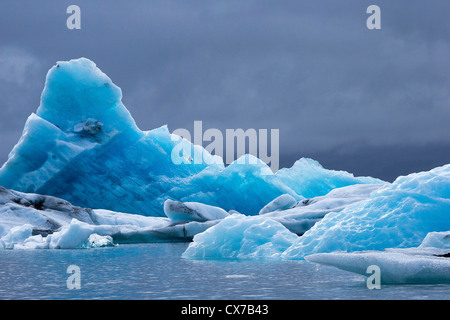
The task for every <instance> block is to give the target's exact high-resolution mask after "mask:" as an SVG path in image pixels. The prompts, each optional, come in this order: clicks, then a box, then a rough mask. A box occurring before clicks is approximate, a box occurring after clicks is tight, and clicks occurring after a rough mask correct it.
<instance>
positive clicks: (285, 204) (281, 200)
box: [259, 194, 297, 214]
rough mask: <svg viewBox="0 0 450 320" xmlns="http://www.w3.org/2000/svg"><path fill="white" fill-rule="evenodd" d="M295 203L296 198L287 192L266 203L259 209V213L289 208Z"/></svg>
mask: <svg viewBox="0 0 450 320" xmlns="http://www.w3.org/2000/svg"><path fill="white" fill-rule="evenodd" d="M296 205H297V200H296V199H295V198H294V197H293V196H291V195H289V194H282V195H281V196H279V197H277V198H275V199H274V200H272V201H271V202H269V203H268V204H266V205H265V206H264V208H262V209H261V210H260V211H259V214H264V213H268V212H272V211H279V210H286V209H291V208H293V207H295V206H296Z"/></svg>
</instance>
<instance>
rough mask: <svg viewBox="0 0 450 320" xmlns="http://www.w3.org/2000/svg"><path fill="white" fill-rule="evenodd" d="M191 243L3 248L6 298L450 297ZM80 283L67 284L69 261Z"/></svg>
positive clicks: (441, 289)
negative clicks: (225, 255)
mask: <svg viewBox="0 0 450 320" xmlns="http://www.w3.org/2000/svg"><path fill="white" fill-rule="evenodd" d="M187 245H188V244H187V243H158V244H140V245H121V246H118V247H115V248H102V249H87V250H30V251H20V250H14V251H13V250H0V299H139V300H142V299H215V300H216V299H217V300H219V299H244V300H246V299H249V300H250V299H446V300H448V299H450V285H382V287H381V289H380V290H369V289H367V287H366V282H365V281H366V278H365V277H364V276H360V275H355V274H353V273H349V272H346V271H341V270H339V269H336V268H332V267H317V266H316V265H314V264H311V263H308V262H305V261H192V260H186V259H182V258H181V254H182V253H183V252H184V250H185V249H186V247H187ZM73 264H74V265H77V266H79V267H80V270H81V289H80V290H69V289H67V284H66V280H67V278H68V277H69V276H70V274H68V273H67V267H68V266H69V265H73Z"/></svg>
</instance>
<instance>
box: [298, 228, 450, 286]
mask: <svg viewBox="0 0 450 320" xmlns="http://www.w3.org/2000/svg"><path fill="white" fill-rule="evenodd" d="M448 235H449V232H445V233H433V234H430V235H429V236H427V238H428V239H427V238H425V240H424V242H423V243H422V244H421V245H420V246H419V247H418V248H406V249H386V250H384V251H359V252H331V253H316V254H312V255H309V256H306V257H305V259H306V260H307V261H309V262H313V263H319V264H323V265H328V266H334V267H337V268H339V269H342V270H346V271H350V272H354V273H358V274H361V275H368V273H367V269H368V267H369V266H372V265H375V266H377V267H378V268H379V271H380V279H381V284H407V283H450V248H449V247H447V246H448V240H446V239H445V238H446V237H448ZM431 239H433V240H432V242H433V243H437V244H438V245H439V246H441V244H442V243H444V242H447V243H446V245H445V246H444V247H447V248H446V249H444V248H434V247H430V240H431ZM439 239H440V240H439ZM437 240H438V241H437Z"/></svg>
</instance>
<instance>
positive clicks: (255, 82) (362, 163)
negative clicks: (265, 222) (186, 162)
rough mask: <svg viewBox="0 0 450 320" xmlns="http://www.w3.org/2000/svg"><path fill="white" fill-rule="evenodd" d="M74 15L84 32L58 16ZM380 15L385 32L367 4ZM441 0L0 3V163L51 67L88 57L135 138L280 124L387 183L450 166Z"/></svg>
mask: <svg viewBox="0 0 450 320" xmlns="http://www.w3.org/2000/svg"><path fill="white" fill-rule="evenodd" d="M71 4H76V5H78V6H79V7H80V8H81V30H68V29H67V28H66V19H67V18H68V16H69V15H68V14H67V13H66V9H67V7H68V6H69V5H71ZM371 4H376V5H378V6H379V7H380V8H381V30H369V29H368V28H367V27H366V20H367V18H368V17H369V14H367V13H366V9H367V7H368V6H369V5H371ZM449 13H450V1H446V0H439V1H437V0H431V1H423V0H395V1H393V0H389V1H379V0H371V1H365V0H358V1H357V0H346V1H337V0H334V1H331V0H329V1H328V0H320V1H312V0H310V1H300V0H292V1H288V0H272V1H264V0H227V1H223V0H214V1H207V0H177V1H175V0H160V1H154V0H132V1H125V0H117V1H110V0H71V1H64V0H59V1H55V0H51V1H49V0H40V1H31V0H20V1H17V0H1V2H0V110H1V113H0V162H1V163H3V162H4V161H6V159H7V156H8V153H9V151H10V150H11V149H12V147H13V146H14V145H15V143H16V142H17V141H18V139H19V137H20V135H21V133H22V129H23V125H24V123H25V121H26V118H27V117H28V116H29V115H30V114H31V113H32V112H34V111H35V110H36V109H37V107H38V106H39V101H40V94H41V91H42V89H43V86H44V80H45V75H46V73H47V71H48V69H49V68H51V67H52V66H53V65H54V64H55V62H56V61H60V60H70V59H73V58H79V57H87V58H89V59H91V60H93V61H94V62H95V63H96V64H97V66H98V67H99V68H100V69H102V71H103V72H105V73H106V74H107V75H108V76H109V77H110V78H111V79H112V80H113V82H114V83H116V84H117V85H118V86H119V87H121V88H122V91H123V102H124V104H125V106H126V107H127V108H128V109H129V110H130V112H131V113H132V115H133V117H134V118H135V120H136V122H137V124H138V126H139V127H140V128H141V129H142V130H150V129H152V128H155V127H159V126H161V125H164V124H167V125H168V126H169V130H171V131H173V130H175V129H177V128H187V129H189V130H191V129H192V128H193V122H194V121H195V120H202V121H203V128H204V130H205V129H208V128H218V129H220V130H225V129H226V128H230V129H237V128H243V129H248V128H255V129H279V130H280V165H281V167H289V166H291V165H292V164H293V162H295V160H297V159H299V158H301V157H311V158H314V159H316V160H318V161H319V162H320V163H322V165H324V166H325V167H327V168H330V169H336V170H346V171H349V172H352V173H354V174H355V175H371V176H375V177H378V178H382V179H385V180H390V181H392V180H393V179H395V177H397V176H398V175H404V174H408V173H411V172H416V171H422V170H429V169H431V168H433V167H435V166H439V165H443V164H446V163H450V161H449V159H450V95H449V88H450V59H449V55H450V19H448V15H449Z"/></svg>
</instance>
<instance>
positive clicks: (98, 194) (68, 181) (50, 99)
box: [0, 58, 380, 216]
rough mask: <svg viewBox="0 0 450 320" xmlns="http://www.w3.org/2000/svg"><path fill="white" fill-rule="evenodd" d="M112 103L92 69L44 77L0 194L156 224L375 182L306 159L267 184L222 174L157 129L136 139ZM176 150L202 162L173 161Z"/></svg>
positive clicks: (260, 175) (112, 90)
mask: <svg viewBox="0 0 450 320" xmlns="http://www.w3.org/2000/svg"><path fill="white" fill-rule="evenodd" d="M121 99H122V92H121V89H120V88H119V87H117V86H116V85H115V84H114V83H113V82H112V81H111V79H110V78H109V77H108V76H106V75H105V74H104V73H103V72H102V71H100V70H99V69H98V68H97V67H96V65H95V64H94V63H93V62H92V61H90V60H88V59H85V58H81V59H77V60H71V61H68V62H58V63H57V64H56V65H55V66H54V67H53V68H51V69H50V71H49V72H48V74H47V78H46V83H45V88H44V91H43V93H42V97H41V104H40V106H39V108H38V110H37V112H36V114H32V115H31V116H30V117H29V118H28V120H27V122H26V124H25V128H24V131H23V135H22V137H21V139H20V141H19V142H18V143H17V145H16V146H15V147H14V149H13V150H12V152H11V153H10V155H9V158H8V161H7V162H6V163H5V164H4V165H3V167H2V168H1V169H0V185H2V186H4V187H6V188H9V189H14V190H17V191H22V192H31V193H37V194H45V195H52V196H56V197H59V198H63V199H65V200H67V201H70V202H71V203H72V204H74V205H77V206H81V207H89V208H94V209H109V210H114V211H119V212H127V213H135V214H141V215H146V216H164V212H163V204H164V201H165V200H167V199H171V200H174V201H182V202H200V203H204V204H206V205H213V206H217V207H220V208H222V209H224V210H226V211H228V210H232V209H233V210H237V211H238V212H241V213H244V214H247V215H255V214H258V213H259V211H260V210H261V208H262V207H263V206H264V205H266V204H267V203H268V202H270V201H272V200H273V199H275V198H277V197H278V196H280V195H283V194H288V195H290V196H292V197H293V198H294V199H296V200H300V199H303V197H313V196H319V195H324V194H326V193H328V192H329V191H330V190H331V189H333V188H336V187H340V186H345V185H351V184H358V183H375V182H380V181H379V180H377V179H373V178H355V177H353V175H351V174H349V173H346V172H336V171H331V170H326V169H324V168H323V167H322V166H320V165H319V164H318V163H317V162H315V161H312V160H308V159H302V160H300V161H299V162H297V163H296V164H295V165H294V166H293V168H290V169H284V170H280V171H279V172H277V173H276V174H273V173H272V172H271V171H270V169H269V167H268V166H267V165H266V164H265V163H263V162H262V161H261V160H259V159H253V158H252V157H251V156H248V155H246V156H244V157H243V158H241V159H238V160H237V161H235V163H233V164H231V165H229V166H227V167H226V168H225V166H224V165H223V161H222V159H220V158H219V157H216V156H211V155H210V154H209V153H208V152H206V150H204V149H203V148H202V147H201V146H194V145H192V144H191V143H190V142H188V141H186V140H182V139H181V138H180V137H179V136H175V135H173V134H171V133H170V132H169V130H168V128H167V126H161V127H160V128H157V129H154V130H151V131H142V130H140V129H139V128H138V127H137V126H136V124H135V122H134V120H133V118H132V116H131V115H130V113H129V112H128V110H127V109H126V108H125V106H124V105H123V103H122V101H121ZM180 143H182V144H183V146H184V147H185V149H186V148H187V149H188V150H189V149H190V151H191V154H192V155H194V158H195V156H198V155H200V157H202V159H203V161H202V162H201V163H195V162H196V161H189V160H186V155H183V154H182V153H180V152H175V153H174V152H173V151H174V148H175V147H176V146H177V147H179V146H180ZM196 159H197V158H196ZM241 160H244V161H243V162H246V164H245V163H244V164H242V163H240V162H241ZM245 160H247V161H245ZM250 160H251V161H250ZM254 163H256V164H254Z"/></svg>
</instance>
